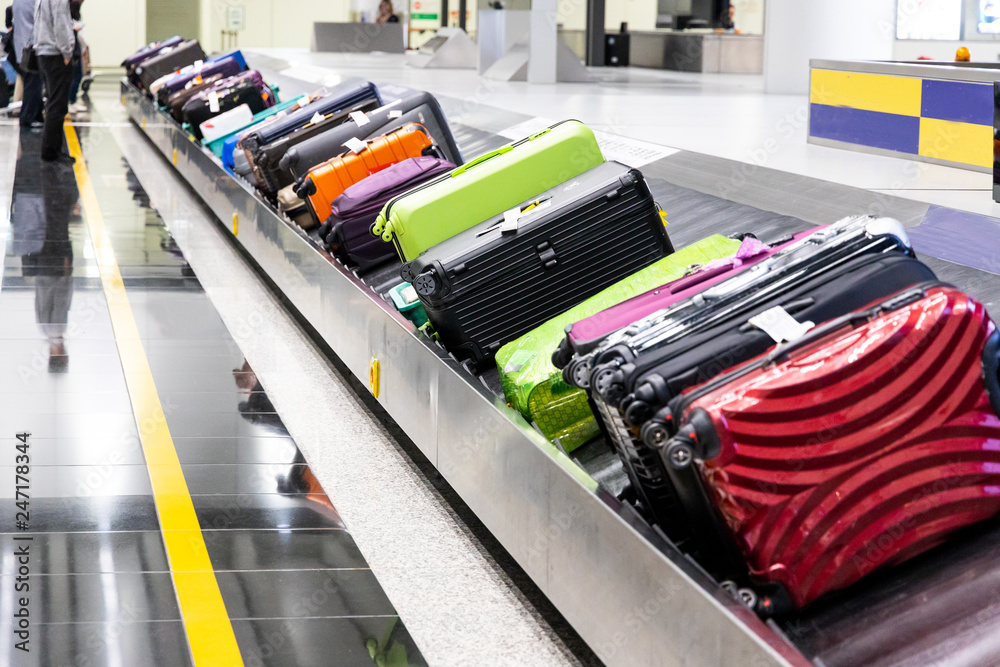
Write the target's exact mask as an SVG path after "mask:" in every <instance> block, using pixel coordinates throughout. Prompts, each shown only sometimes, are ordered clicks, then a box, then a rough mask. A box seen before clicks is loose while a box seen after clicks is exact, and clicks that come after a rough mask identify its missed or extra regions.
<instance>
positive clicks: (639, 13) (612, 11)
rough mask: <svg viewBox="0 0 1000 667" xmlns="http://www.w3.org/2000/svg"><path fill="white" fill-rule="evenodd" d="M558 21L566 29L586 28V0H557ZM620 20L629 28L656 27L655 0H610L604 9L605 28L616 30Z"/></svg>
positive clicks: (649, 28)
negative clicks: (626, 23)
mask: <svg viewBox="0 0 1000 667" xmlns="http://www.w3.org/2000/svg"><path fill="white" fill-rule="evenodd" d="M558 16H559V23H561V24H563V27H564V28H565V29H566V30H586V29H587V2H586V0H559V12H558ZM622 21H626V22H628V29H629V30H653V29H655V28H656V0H610V2H608V3H606V6H605V9H604V25H605V29H606V30H608V31H610V32H618V28H619V27H621V24H622Z"/></svg>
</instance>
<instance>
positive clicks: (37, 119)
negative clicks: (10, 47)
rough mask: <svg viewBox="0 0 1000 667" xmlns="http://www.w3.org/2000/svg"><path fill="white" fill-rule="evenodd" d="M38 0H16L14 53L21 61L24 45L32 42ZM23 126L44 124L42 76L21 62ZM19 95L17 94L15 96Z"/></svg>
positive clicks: (14, 5)
mask: <svg viewBox="0 0 1000 667" xmlns="http://www.w3.org/2000/svg"><path fill="white" fill-rule="evenodd" d="M37 4H38V0H14V4H13V5H12V7H13V8H14V9H13V12H12V13H13V15H14V53H16V54H17V60H18V62H19V63H20V62H21V57H22V55H23V54H24V47H26V46H27V45H28V44H30V43H31V35H32V34H33V33H34V31H35V7H36V5H37ZM21 70H22V72H21V81H22V83H21V128H22V129H29V128H31V127H41V125H42V77H41V75H40V74H39V73H38V72H34V73H32V72H26V71H24V63H21ZM16 97H17V95H16V94H15V98H16Z"/></svg>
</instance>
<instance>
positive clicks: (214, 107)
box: [208, 90, 219, 113]
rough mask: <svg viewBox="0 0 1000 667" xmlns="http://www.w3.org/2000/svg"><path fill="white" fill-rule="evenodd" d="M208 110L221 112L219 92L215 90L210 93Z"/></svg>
mask: <svg viewBox="0 0 1000 667" xmlns="http://www.w3.org/2000/svg"><path fill="white" fill-rule="evenodd" d="M208 110H209V111H211V112H212V113H219V93H217V92H215V91H214V90H213V91H212V92H210V93H209V94H208Z"/></svg>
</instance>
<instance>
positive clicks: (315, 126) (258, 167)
mask: <svg viewBox="0 0 1000 667" xmlns="http://www.w3.org/2000/svg"><path fill="white" fill-rule="evenodd" d="M377 108H378V101H377V100H375V99H367V100H364V101H363V102H359V103H358V104H354V105H352V106H349V107H345V108H343V109H340V110H338V111H335V112H331V113H329V114H325V115H324V116H323V120H322V121H319V122H316V123H309V124H308V125H306V126H305V127H302V128H300V129H298V130H296V131H294V132H292V133H291V134H289V135H287V136H284V137H281V138H280V139H277V140H276V141H272V142H271V143H269V144H265V145H263V146H260V147H259V148H257V149H256V150H255V151H254V152H253V174H254V179H255V180H256V181H257V188H258V189H259V190H260V191H261V192H262V193H264V194H265V195H267V196H268V197H274V196H276V195H277V194H278V190H281V189H282V188H285V187H288V186H289V185H292V184H293V183H294V182H295V178H294V177H293V176H292V174H291V173H290V172H289V171H288V170H287V169H282V168H281V166H280V165H281V161H282V159H283V158H284V157H285V155H286V154H287V153H288V151H289V150H294V149H295V146H298V145H299V144H301V143H303V142H307V141H310V140H311V139H313V138H315V137H317V136H318V135H321V134H326V133H329V132H331V131H334V130H335V129H336V128H337V127H338V126H340V125H342V124H344V123H345V122H350V116H351V114H352V113H367V112H369V111H374V110H375V109H377ZM351 124H352V125H353V123H351ZM242 141H243V140H241V143H242ZM344 150H346V149H341V150H340V152H341V153H343V152H344ZM331 157H332V156H331Z"/></svg>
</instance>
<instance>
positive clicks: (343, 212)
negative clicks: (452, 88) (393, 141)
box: [320, 156, 455, 270]
mask: <svg viewBox="0 0 1000 667" xmlns="http://www.w3.org/2000/svg"><path fill="white" fill-rule="evenodd" d="M454 168H455V165H453V164H452V163H451V162H448V161H447V160H441V159H438V158H436V157H429V156H423V157H414V158H410V159H408V160H403V161H402V162H399V163H397V164H394V165H393V166H391V167H389V168H387V169H383V170H382V171H380V172H377V173H375V174H372V175H371V176H369V177H368V178H366V179H364V180H362V181H360V182H358V183H355V184H354V185H352V186H351V187H349V188H347V189H346V190H344V192H343V194H341V195H340V196H339V197H337V198H336V199H335V200H334V201H333V212H332V214H331V215H330V217H329V218H328V219H327V221H326V223H325V224H324V225H323V227H322V228H320V237H321V238H323V239H324V240H325V241H326V243H327V245H328V246H329V247H330V250H331V251H332V252H333V253H334V254H335V255H337V256H338V257H340V258H341V259H342V260H344V261H345V262H347V263H349V264H356V265H357V266H358V267H359V268H360V269H361V270H366V269H369V268H371V267H373V266H376V265H378V264H381V263H383V262H385V261H387V260H391V259H394V258H395V257H396V249H395V248H394V247H393V246H392V245H391V244H388V243H385V242H383V241H382V239H381V237H378V236H374V235H372V232H371V228H372V225H373V224H375V218H377V217H378V214H379V212H380V211H381V210H382V207H383V206H385V204H386V202H388V201H389V200H390V199H392V198H393V197H395V196H397V195H400V194H402V193H404V192H406V191H408V190H412V189H413V188H415V187H417V186H418V185H420V184H422V183H425V182H427V181H429V180H430V179H432V178H437V177H438V176H440V175H441V174H445V173H447V172H449V171H451V170H453V169H454Z"/></svg>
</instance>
